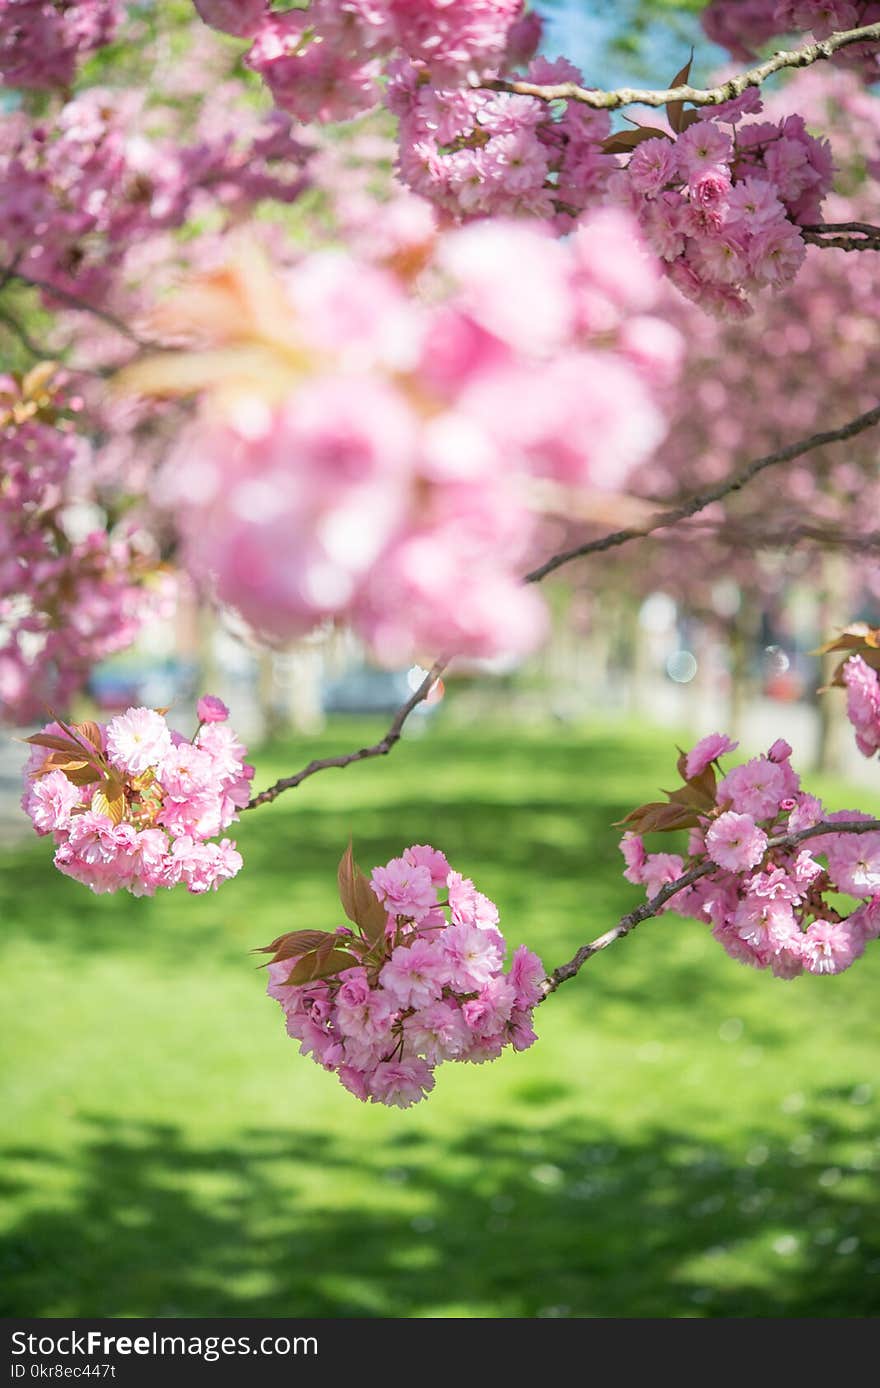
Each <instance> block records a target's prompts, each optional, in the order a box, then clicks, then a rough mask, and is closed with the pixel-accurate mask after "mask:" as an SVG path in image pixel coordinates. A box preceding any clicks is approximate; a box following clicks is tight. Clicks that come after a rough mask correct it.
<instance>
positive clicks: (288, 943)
mask: <svg viewBox="0 0 880 1388" xmlns="http://www.w3.org/2000/svg"><path fill="white" fill-rule="evenodd" d="M335 938H336V937H335V936H334V935H332V934H331V933H330V932H329V931H327V930H291V931H290V932H289V933H288V934H286V935H279V936H278V939H277V940H273V941H272V943H271V945H263V946H262V948H261V949H259V950H257V951H256V953H257V954H271V955H272V958H271V959H270V960H269V961H268V963H270V964H277V963H279V962H280V961H281V960H282V959H297V958H299V957H300V956H301V955H303V954H308V953H309V951H310V950H315V949H318V948H319V947H320V946H321V945H322V944H324V942H325V940H334V939H335Z"/></svg>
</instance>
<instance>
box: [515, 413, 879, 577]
mask: <svg viewBox="0 0 880 1388" xmlns="http://www.w3.org/2000/svg"><path fill="white" fill-rule="evenodd" d="M878 423H880V405H875V406H874V408H873V409H872V410H867V411H866V412H865V413H864V414H860V415H858V416H857V417H856V418H855V419H851V420H850V421H849V423H848V424H843V425H841V427H840V428H839V429H826V430H823V432H822V433H819V434H811V435H810V437H809V438H808V439H800V440H799V441H798V442H797V443H790V444H788V446H787V447H786V448H779V449H777V450H776V452H775V453H768V454H766V455H765V456H764V457H763V458H755V459H753V461H752V462H750V463H746V465H745V466H744V467H742V468H741V469H740V470H739V472H735V473H734V474H733V476H732V477H728V478H727V479H726V481H724V482H719V483H717V485H716V486H714V487H707V488H706V490H705V491H702V492H697V493H695V495H694V496H692V497H690V499H689V500H687V501H684V502H682V504H681V505H680V506H675V507H671V508H670V509H669V510H667V511H660V512H658V514H657V515H656V516H655V517H654V518H653V519H652V520H650V521H648V523H647V524H646V525H643V526H640V527H638V528H636V527H633V526H631V527H628V528H627V529H626V530H614V531H612V532H611V533H610V534H608V535H602V536H601V537H600V538H599V539H598V540H588V541H587V542H586V543H585V544H582V545H576V546H575V547H574V548H573V549H567V550H563V551H562V552H561V553H560V554H554V555H552V556H551V557H550V558H549V559H545V561H544V563H543V564H540V565H539V566H538V568H536V569H532V571H531V573H528V574H526V577H525V582H526V583H539V582H540V581H541V579H542V578H546V577H547V575H548V574H551V573H554V572H555V570H556V569H560V568H562V565H563V564H568V563H570V562H571V560H572V559H581V558H583V557H584V556H585V555H587V554H602V553H604V551H605V550H609V549H616V548H617V547H618V546H619V545H626V544H629V542H630V540H639V539H643V538H644V536H645V535H652V534H653V533H654V531H655V530H662V529H664V528H665V527H666V526H669V525H676V524H678V522H679V521H683V520H688V519H689V518H690V517H691V516H695V515H696V514H697V512H698V511H704V510H705V509H706V507H707V506H711V505H712V503H713V502H715V501H721V499H722V498H723V497H725V496H729V495H731V493H733V492H738V491H740V490H741V488H743V487H744V486H745V485H746V483H747V482H751V480H752V478H753V477H757V476H758V475H759V474H760V473H762V472H764V471H765V470H766V469H767V468H770V467H776V466H777V464H779V463H790V462H793V461H794V459H795V458H801V457H803V455H804V454H805V453H811V452H812V451H813V450H814V449H816V448H824V447H826V446H827V445H828V444H831V443H840V442H842V441H843V440H844V439H851V438H853V437H854V436H855V435H856V434H861V433H863V432H864V431H865V430H866V429H870V428H872V427H873V426H874V425H875V424H878Z"/></svg>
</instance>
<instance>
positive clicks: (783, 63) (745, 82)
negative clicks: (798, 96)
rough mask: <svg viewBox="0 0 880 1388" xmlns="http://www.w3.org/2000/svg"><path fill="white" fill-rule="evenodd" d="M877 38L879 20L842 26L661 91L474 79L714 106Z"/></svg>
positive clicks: (624, 102) (492, 84) (557, 97)
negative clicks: (743, 65)
mask: <svg viewBox="0 0 880 1388" xmlns="http://www.w3.org/2000/svg"><path fill="white" fill-rule="evenodd" d="M877 42H880V24H865V25H863V26H862V27H861V28H860V29H846V30H844V31H843V32H842V33H839V34H832V35H831V36H830V37H829V38H827V39H821V40H820V41H818V42H816V43H809V44H805V45H804V46H803V47H802V48H795V49H791V50H786V49H783V50H781V51H780V52H778V53H774V54H773V57H772V58H768V59H767V61H766V62H763V63H759V64H758V65H757V67H753V68H749V69H748V71H746V72H741V73H739V75H738V76H736V77H731V78H729V79H728V80H727V81H726V82H722V83H721V84H720V86H717V87H691V86H689V85H688V84H687V83H683V84H682V85H680V86H678V87H668V88H666V89H665V90H663V91H645V90H640V89H639V88H636V87H618V88H617V89H616V90H615V91H594V90H591V89H590V88H589V87H581V86H578V84H577V83H576V82H557V83H554V84H552V85H545V84H542V83H537V82H525V81H519V80H517V79H515V78H505V77H496V78H494V79H489V80H486V81H479V80H478V81H476V82H475V85H476V86H478V87H486V88H488V89H489V90H490V91H496V92H511V93H512V94H513V95H515V96H534V97H537V98H538V99H539V100H540V101H579V102H581V103H582V104H583V105H584V106H592V107H593V109H594V110H599V111H617V110H619V109H620V107H621V106H668V105H669V104H670V103H672V102H679V101H687V102H689V103H690V104H691V105H692V106H720V105H721V104H722V102H725V101H732V100H733V99H734V98H735V97H738V96H742V94H743V92H745V91H747V90H748V88H749V87H760V85H761V83H762V82H764V81H766V79H767V78H768V77H772V76H773V74H774V73H775V72H782V71H783V69H785V68H802V67H810V66H811V65H812V64H813V63H819V62H823V61H825V60H826V59H827V58H832V57H833V56H834V54H835V53H837V52H838V51H839V50H840V49H841V48H847V47H848V46H849V45H850V44H853V43H877Z"/></svg>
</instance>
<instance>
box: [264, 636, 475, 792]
mask: <svg viewBox="0 0 880 1388" xmlns="http://www.w3.org/2000/svg"><path fill="white" fill-rule="evenodd" d="M447 664H448V661H446V660H437V661H435V662H434V664H433V665H432V666H431V669H430V670H429V671H428V673H427V675H426V676H425V678H424V679H423V680H422V682H421V684H420V685H419V687H418V689H417V690H416V691H415V693H414V694H413V695H412V696H411V697H410V698H409V699H407V701H406V703H405V704H402V705H401V707H400V708H399V709H398V710H397V712H396V714H395V715H394V719H393V721H392V723H391V727H390V728H389V729H388V731H387V733H386V734H385V736H384V737H383V738H381V739H380V741H379V742H376V743H374V744H373V746H372V747H361V748H359V750H358V751H357V752H348V753H345V754H344V755H342V756H339V757H323V758H321V759H319V760H317V761H310V762H309V764H308V766H304V767H303V769H302V771H297V772H296V774H295V775H293V776H285V777H283V778H282V779H281V780H280V781H276V782H275V784H274V786H269V788H268V790H263V791H261V792H260V794H259V795H255V796H254V798H253V799H252V800H251V801H250V803H249V804H247V805H245V807H244V808H245V809H246V810H255V809H256V808H257V806H258V805H268V804H270V802H271V801H273V800H277V799H278V796H279V795H280V794H281V792H282V791H284V790H293V789H294V787H296V786H298V785H300V784H301V783H302V782H303V781H305V780H306V779H307V778H308V777H309V776H314V775H315V774H316V773H317V772H318V771H326V770H327V769H328V768H329V767H331V766H337V767H340V768H341V767H344V766H351V764H352V762H356V761H366V759H367V758H368V757H385V756H387V755H388V753H389V752H390V751H391V748H392V747H393V746H394V745H395V743H397V742H399V741H400V737H401V734H402V732H403V725H404V723H405V722H406V720H407V718H409V716H410V714H411V713H412V712H413V710H414V709H415V708H417V707H418V705H419V704H421V703H424V701H425V699H427V697H428V695H429V694H430V692H431V690H432V689H433V688H434V685H435V684H436V682H437V680H438V679H439V678H440V676H441V674H442V673H443V671H444V670H445V669H446V666H447Z"/></svg>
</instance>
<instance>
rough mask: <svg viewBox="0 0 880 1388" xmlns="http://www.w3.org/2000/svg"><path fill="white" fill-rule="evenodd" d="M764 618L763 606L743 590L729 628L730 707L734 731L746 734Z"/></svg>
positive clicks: (730, 719) (738, 735) (730, 717)
mask: <svg viewBox="0 0 880 1388" xmlns="http://www.w3.org/2000/svg"><path fill="white" fill-rule="evenodd" d="M760 621H761V609H760V605H759V604H758V603H757V602H755V601H753V600H751V599H750V597H749V595H748V594H747V593H743V600H742V603H741V605H740V609H739V611H738V612H737V613H736V615H735V616H734V617H732V618H731V622H730V628H729V642H730V709H729V714H728V717H729V723H730V731H731V734H732V735H733V736H734V737H735V738H738V737H740V736H741V735H742V732H743V728H744V720H745V715H746V710H747V708H748V705H749V701H750V700H751V699H753V698H754V697H755V694H756V692H757V690H756V687H755V676H754V673H753V670H752V662H753V659H754V654H755V641H756V639H757V636H758V630H759V626H760Z"/></svg>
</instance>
